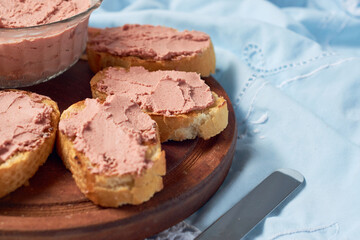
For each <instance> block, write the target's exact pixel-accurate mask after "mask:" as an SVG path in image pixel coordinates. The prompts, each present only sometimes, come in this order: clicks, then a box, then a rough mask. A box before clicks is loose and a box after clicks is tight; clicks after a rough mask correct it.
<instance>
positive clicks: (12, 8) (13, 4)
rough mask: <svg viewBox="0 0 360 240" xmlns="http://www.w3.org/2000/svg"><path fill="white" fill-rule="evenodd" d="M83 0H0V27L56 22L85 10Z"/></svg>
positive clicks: (86, 4) (85, 2) (87, 3)
mask: <svg viewBox="0 0 360 240" xmlns="http://www.w3.org/2000/svg"><path fill="white" fill-rule="evenodd" d="M89 6H90V2H89V1H86V0H85V1H84V0H0V28H19V27H31V26H37V25H42V24H47V23H52V22H57V21H60V20H63V19H66V18H69V17H72V16H74V15H76V14H78V13H81V12H83V11H85V10H87V9H88V8H89Z"/></svg>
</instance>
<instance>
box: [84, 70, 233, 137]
mask: <svg viewBox="0 0 360 240" xmlns="http://www.w3.org/2000/svg"><path fill="white" fill-rule="evenodd" d="M103 78H104V72H103V71H100V72H98V73H97V74H96V75H95V76H94V77H93V78H92V79H91V81H90V85H91V92H92V96H93V97H94V98H99V99H102V100H103V99H105V98H106V96H107V95H106V93H104V92H101V91H99V90H98V89H97V83H98V82H99V81H101V80H102V79H103ZM212 94H213V97H214V99H215V102H214V104H213V105H212V106H210V107H208V108H206V109H204V110H201V111H192V112H189V113H186V114H177V115H174V116H165V115H162V114H157V113H152V112H146V111H145V113H147V114H149V115H150V117H151V118H152V119H153V120H154V121H155V122H156V123H157V124H158V126H159V132H160V141H161V142H166V141H168V140H174V141H183V140H186V139H194V138H196V137H197V136H199V137H201V138H203V139H209V138H211V137H213V136H215V135H217V134H219V133H220V132H222V131H223V130H224V129H225V128H226V126H227V124H228V115H229V111H228V108H227V102H226V100H225V99H224V98H223V97H219V96H218V95H217V94H216V93H215V92H212Z"/></svg>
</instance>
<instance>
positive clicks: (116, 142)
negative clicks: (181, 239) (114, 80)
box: [59, 95, 157, 175]
mask: <svg viewBox="0 0 360 240" xmlns="http://www.w3.org/2000/svg"><path fill="white" fill-rule="evenodd" d="M59 130H60V131H62V132H63V133H64V134H65V135H67V136H68V137H69V138H72V139H74V140H73V143H74V147H75V149H76V150H77V151H79V152H82V153H84V154H85V156H86V157H87V158H88V159H89V161H90V162H91V163H92V165H93V166H94V167H93V168H92V172H94V173H104V174H107V175H114V174H116V175H123V174H126V173H137V174H140V173H141V171H142V170H143V169H146V168H149V167H151V166H152V164H153V163H152V161H151V160H148V159H146V157H145V154H146V150H147V147H146V146H144V145H143V144H144V143H145V142H151V141H154V140H156V139H157V134H156V123H155V122H154V121H153V120H152V119H151V118H150V117H149V116H148V115H147V114H145V113H143V112H142V111H141V109H140V108H139V106H138V105H137V104H136V103H134V102H132V101H130V99H128V98H126V97H123V96H115V95H113V96H109V97H108V98H107V99H106V101H105V102H103V103H100V102H99V100H97V99H86V100H85V107H84V109H82V110H81V111H80V112H77V113H71V116H70V117H68V118H66V119H62V120H60V123H59Z"/></svg>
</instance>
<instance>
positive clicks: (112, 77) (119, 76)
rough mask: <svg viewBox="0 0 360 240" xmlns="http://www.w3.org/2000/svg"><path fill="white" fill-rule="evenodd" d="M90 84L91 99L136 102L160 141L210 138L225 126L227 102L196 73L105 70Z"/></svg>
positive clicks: (135, 69)
mask: <svg viewBox="0 0 360 240" xmlns="http://www.w3.org/2000/svg"><path fill="white" fill-rule="evenodd" d="M90 84H91V91H92V95H93V97H94V98H99V99H105V98H106V97H107V96H109V95H119V96H127V97H129V98H130V99H132V100H133V101H134V102H136V103H137V104H138V105H139V106H140V107H141V109H142V110H143V111H144V112H145V113H147V114H149V116H150V117H151V118H152V119H153V120H155V121H156V122H157V124H158V126H159V131H160V139H161V142H165V141H168V140H175V141H182V140H186V139H193V138H195V137H197V136H199V137H201V138H203V139H209V138H211V137H213V136H215V135H217V134H219V133H220V132H222V131H223V130H224V129H225V128H226V126H227V124H228V114H229V113H228V108H227V102H226V100H225V99H224V98H223V97H221V96H218V95H217V94H216V93H215V92H211V90H210V88H209V86H208V85H206V84H205V82H204V81H203V80H202V79H201V78H200V76H199V74H197V73H193V72H180V71H160V70H159V71H154V72H149V71H147V70H146V69H144V68H143V67H131V68H130V69H124V68H121V67H108V68H106V69H104V70H102V71H100V72H98V73H97V74H96V75H95V76H94V77H93V78H92V79H91V81H90Z"/></svg>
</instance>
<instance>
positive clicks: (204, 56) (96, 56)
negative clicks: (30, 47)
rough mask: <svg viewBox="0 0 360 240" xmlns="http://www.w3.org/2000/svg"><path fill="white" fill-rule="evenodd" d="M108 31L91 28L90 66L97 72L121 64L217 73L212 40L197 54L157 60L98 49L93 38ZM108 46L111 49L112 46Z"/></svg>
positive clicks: (150, 69)
mask: <svg viewBox="0 0 360 240" xmlns="http://www.w3.org/2000/svg"><path fill="white" fill-rule="evenodd" d="M126 26H130V27H131V26H133V25H125V26H123V28H124V27H126ZM154 27H155V26H154ZM157 27H159V26H157ZM114 29H115V28H114ZM117 29H119V31H121V29H122V28H121V27H119V28H117ZM163 29H171V30H174V29H172V28H168V27H163ZM106 31H107V29H98V28H92V29H89V41H88V44H87V48H86V51H87V55H88V62H89V65H90V68H91V70H92V71H93V72H94V73H97V72H98V71H100V70H102V69H104V68H106V67H109V66H120V67H123V68H130V67H131V66H143V67H144V68H146V69H147V70H149V71H156V70H176V71H185V72H197V73H199V74H200V75H201V76H203V77H206V76H209V75H210V74H212V73H215V65H216V60H215V52H214V47H213V44H212V42H211V40H210V43H209V45H208V46H207V47H206V48H203V49H201V50H200V51H199V52H197V53H195V54H192V55H184V56H178V57H176V58H171V59H165V60H159V59H157V60H155V59H151V58H143V57H141V56H139V55H138V54H137V53H136V51H134V53H132V54H131V55H128V56H119V55H118V54H115V53H111V52H110V51H99V50H96V48H95V45H96V43H95V42H94V41H93V40H94V39H95V38H96V37H99V36H101V35H103V37H106V34H107V32H106ZM175 31H176V30H175ZM176 32H177V31H176ZM144 34H146V33H144ZM109 45H110V44H109ZM171 45H176V43H174V42H172V43H171ZM116 47H117V46H116V45H115V46H114V44H112V48H116ZM120 47H123V46H120ZM108 48H109V49H111V48H110V47H108Z"/></svg>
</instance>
